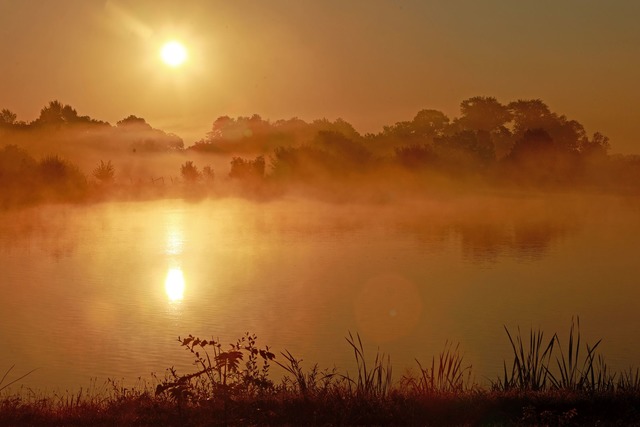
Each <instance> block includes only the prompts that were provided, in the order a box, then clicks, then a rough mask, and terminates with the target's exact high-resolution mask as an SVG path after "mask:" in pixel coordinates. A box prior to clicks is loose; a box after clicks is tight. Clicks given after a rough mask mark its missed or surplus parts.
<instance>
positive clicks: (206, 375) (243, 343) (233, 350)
mask: <svg viewBox="0 0 640 427" xmlns="http://www.w3.org/2000/svg"><path fill="white" fill-rule="evenodd" d="M178 341H179V342H180V345H181V346H182V347H184V348H185V349H186V350H188V351H189V352H190V353H191V354H192V355H193V356H194V357H195V361H194V365H195V366H196V367H197V368H198V370H197V371H196V372H194V373H191V374H186V375H179V374H178V373H177V371H176V370H175V369H174V368H170V369H169V376H168V378H166V379H165V380H164V381H163V382H162V383H161V384H159V385H158V386H157V388H156V395H158V394H161V393H165V392H166V393H168V394H169V395H170V396H171V397H172V398H174V399H175V400H176V401H179V402H182V401H184V400H187V399H195V400H201V399H220V398H221V399H223V400H225V401H228V400H229V399H230V398H231V396H233V395H239V394H241V395H243V396H244V397H251V396H255V395H256V394H259V393H265V392H267V391H270V390H272V389H273V382H272V381H271V380H270V379H269V378H268V375H269V367H270V366H269V362H270V361H271V360H273V359H274V358H275V355H274V354H273V353H272V352H271V351H269V347H268V346H266V347H265V348H263V349H261V348H258V347H257V345H256V341H257V337H256V336H255V335H252V334H249V333H248V332H247V333H246V334H245V335H244V336H243V337H241V338H240V339H238V340H237V342H236V343H235V344H229V347H230V348H229V349H228V350H224V349H223V348H222V344H221V343H220V342H219V341H217V340H214V339H211V340H201V339H200V338H197V337H194V336H193V335H189V336H188V337H186V338H184V339H181V338H180V337H178ZM242 361H244V365H241V362H242Z"/></svg>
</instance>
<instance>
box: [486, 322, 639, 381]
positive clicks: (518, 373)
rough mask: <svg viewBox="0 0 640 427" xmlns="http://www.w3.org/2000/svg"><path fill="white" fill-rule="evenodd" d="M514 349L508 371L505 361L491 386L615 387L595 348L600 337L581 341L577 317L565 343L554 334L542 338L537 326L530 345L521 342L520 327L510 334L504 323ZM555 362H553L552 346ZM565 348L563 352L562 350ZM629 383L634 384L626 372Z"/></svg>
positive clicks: (613, 379)
mask: <svg viewBox="0 0 640 427" xmlns="http://www.w3.org/2000/svg"><path fill="white" fill-rule="evenodd" d="M505 331H506V333H507V336H508V338H509V342H510V343H511V348H512V351H513V363H512V368H511V372H508V371H507V367H506V366H507V365H506V362H504V372H503V375H502V377H501V378H498V381H496V382H494V384H493V385H494V388H497V389H501V390H510V389H518V390H533V391H538V390H548V389H554V390H570V391H585V392H591V393H593V392H608V391H611V390H613V389H614V387H615V374H612V373H611V372H610V370H609V368H608V366H607V364H606V362H605V360H604V357H603V356H602V355H601V354H599V353H598V352H597V349H598V346H599V345H600V343H601V342H602V340H598V341H596V343H595V344H594V345H590V344H589V343H584V345H582V338H581V335H580V318H579V317H576V318H572V319H571V327H570V329H569V337H568V342H567V345H566V347H564V346H563V345H562V342H561V341H560V339H559V337H558V335H557V334H554V335H553V336H552V337H551V339H550V340H549V341H548V342H546V344H545V341H544V334H543V332H542V331H539V330H533V329H532V330H531V331H530V332H529V340H528V342H529V345H528V346H526V345H525V344H524V342H525V340H524V339H523V338H522V333H521V332H520V328H518V333H517V335H515V336H512V335H511V333H510V332H509V330H508V329H507V328H506V327H505ZM556 348H557V349H558V353H559V354H558V355H555V357H554V359H553V360H555V365H554V364H552V362H551V361H552V357H553V356H554V350H555V349H556ZM565 349H566V352H565ZM627 379H628V380H629V381H628V383H629V384H633V380H632V377H631V376H628V377H627Z"/></svg>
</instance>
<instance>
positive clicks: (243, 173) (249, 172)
mask: <svg viewBox="0 0 640 427" xmlns="http://www.w3.org/2000/svg"><path fill="white" fill-rule="evenodd" d="M264 172H265V161H264V156H258V157H256V158H255V159H254V160H245V159H243V158H241V157H234V158H233V159H231V170H230V171H229V178H236V179H243V180H255V179H262V178H264Z"/></svg>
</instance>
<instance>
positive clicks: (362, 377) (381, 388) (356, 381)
mask: <svg viewBox="0 0 640 427" xmlns="http://www.w3.org/2000/svg"><path fill="white" fill-rule="evenodd" d="M356 338H357V342H356V339H354V337H353V335H352V334H351V332H349V336H348V337H345V339H346V340H347V342H348V343H349V346H351V348H352V350H353V354H354V356H355V359H356V365H357V369H358V372H357V374H358V375H357V377H355V376H354V377H353V378H351V376H350V375H349V373H347V374H346V375H343V378H344V379H346V380H347V384H348V385H349V391H355V395H356V396H359V397H375V398H383V397H385V396H386V395H387V394H388V392H389V390H390V389H391V385H392V381H391V378H392V368H391V358H390V356H389V355H387V356H386V357H385V355H384V353H380V351H377V352H376V357H375V359H374V360H373V366H371V365H369V367H367V359H366V357H365V355H364V346H363V345H362V340H361V339H360V334H357V333H356ZM352 387H354V388H353V389H352Z"/></svg>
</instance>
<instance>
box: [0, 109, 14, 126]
mask: <svg viewBox="0 0 640 427" xmlns="http://www.w3.org/2000/svg"><path fill="white" fill-rule="evenodd" d="M17 118H18V116H17V114H16V113H14V112H12V111H11V110H8V109H6V108H4V109H2V111H0V126H3V125H7V126H11V125H12V124H14V123H15V122H16V119H17Z"/></svg>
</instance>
